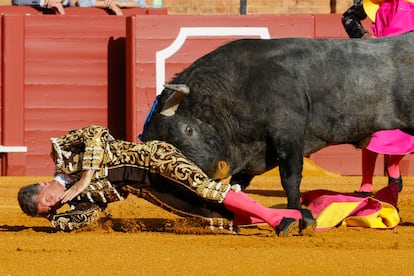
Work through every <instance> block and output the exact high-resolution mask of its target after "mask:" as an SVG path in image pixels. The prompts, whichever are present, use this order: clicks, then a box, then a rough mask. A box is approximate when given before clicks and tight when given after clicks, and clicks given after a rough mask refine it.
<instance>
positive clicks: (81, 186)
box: [61, 170, 94, 203]
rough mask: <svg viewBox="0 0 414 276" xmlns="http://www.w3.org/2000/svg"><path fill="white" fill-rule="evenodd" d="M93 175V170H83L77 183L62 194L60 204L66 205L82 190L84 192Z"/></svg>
mask: <svg viewBox="0 0 414 276" xmlns="http://www.w3.org/2000/svg"><path fill="white" fill-rule="evenodd" d="M93 174H94V171H93V170H84V171H83V173H82V177H81V178H80V179H79V181H78V182H76V183H75V184H74V185H73V186H72V187H70V188H69V189H68V190H66V191H65V192H64V193H63V195H62V198H61V202H62V203H66V202H68V201H71V200H72V199H74V198H75V197H76V196H77V195H78V194H80V193H81V192H82V191H83V190H85V189H86V187H88V185H89V184H90V183H91V179H92V176H93Z"/></svg>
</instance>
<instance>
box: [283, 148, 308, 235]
mask: <svg viewBox="0 0 414 276" xmlns="http://www.w3.org/2000/svg"><path fill="white" fill-rule="evenodd" d="M289 157H290V158H288V159H286V160H283V161H281V162H280V165H279V172H280V179H281V181H282V186H283V189H284V190H285V192H286V195H287V200H288V204H287V207H288V208H290V209H298V210H300V211H301V212H302V219H301V221H300V233H301V234H310V233H313V231H314V229H315V228H316V220H315V219H314V218H313V215H312V213H311V212H310V211H309V210H306V209H302V208H301V205H300V183H301V180H302V169H303V156H302V155H298V156H289Z"/></svg>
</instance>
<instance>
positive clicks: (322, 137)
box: [142, 33, 414, 208]
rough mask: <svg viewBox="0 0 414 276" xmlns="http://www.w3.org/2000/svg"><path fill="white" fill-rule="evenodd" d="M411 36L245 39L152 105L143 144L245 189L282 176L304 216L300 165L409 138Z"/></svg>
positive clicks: (412, 125)
mask: <svg viewBox="0 0 414 276" xmlns="http://www.w3.org/2000/svg"><path fill="white" fill-rule="evenodd" d="M413 49H414V33H408V34H405V35H402V36H399V37H387V38H379V39H370V40H362V39H343V40H331V39H306V38H289V39H271V40H260V39H243V40H237V41H233V42H230V43H228V44H226V45H224V46H222V47H220V48H218V49H216V50H214V51H212V52H211V53H209V54H207V55H205V56H203V57H201V58H200V59H198V60H197V61H195V62H194V63H193V64H192V65H191V66H189V67H188V68H187V69H185V70H184V71H182V72H181V73H179V74H177V75H176V76H175V77H174V78H173V80H172V81H171V82H170V84H168V85H166V87H165V89H164V90H163V92H162V94H161V95H160V96H159V97H158V105H157V106H155V109H154V112H153V114H152V116H151V117H149V118H148V119H149V121H147V124H146V127H145V129H144V133H143V134H144V135H143V136H142V137H143V138H142V140H152V139H158V140H164V141H167V142H170V143H171V144H173V145H175V146H176V147H177V148H179V149H180V150H181V151H182V152H183V153H184V154H185V155H186V156H187V157H188V158H189V159H191V160H193V161H194V162H195V163H196V164H198V165H199V166H200V167H201V168H202V169H203V170H204V171H205V172H206V173H207V174H208V175H209V176H210V177H212V178H215V179H219V178H220V179H222V178H225V177H228V176H232V178H231V182H232V183H240V184H242V186H244V187H246V186H247V185H248V184H249V182H250V180H251V179H252V178H253V177H254V175H258V174H261V173H263V172H265V171H267V170H270V169H272V168H274V167H276V166H279V171H280V178H281V182H282V186H283V188H284V190H285V191H286V194H287V199H288V207H289V208H300V203H299V198H300V193H299V185H300V182H301V178H302V167H303V156H307V155H309V154H311V153H313V152H316V151H318V150H319V149H322V148H324V147H326V146H328V145H334V144H353V145H355V146H357V147H362V146H363V145H364V144H365V143H366V142H367V141H368V140H369V137H370V135H371V134H372V133H373V132H375V131H377V130H381V129H407V131H410V129H414V112H412V110H413V106H412V105H413V103H414V50H413Z"/></svg>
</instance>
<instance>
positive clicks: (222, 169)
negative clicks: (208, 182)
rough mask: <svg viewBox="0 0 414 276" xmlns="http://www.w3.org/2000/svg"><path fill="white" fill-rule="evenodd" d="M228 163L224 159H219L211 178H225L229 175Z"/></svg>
mask: <svg viewBox="0 0 414 276" xmlns="http://www.w3.org/2000/svg"><path fill="white" fill-rule="evenodd" d="M229 172H230V165H229V164H228V163H227V162H226V161H223V160H222V161H219V162H218V163H217V168H216V171H215V172H214V173H213V175H211V176H210V177H211V178H212V179H220V180H221V179H225V178H227V177H229Z"/></svg>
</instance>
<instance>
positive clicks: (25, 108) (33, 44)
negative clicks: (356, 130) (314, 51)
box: [0, 7, 414, 175]
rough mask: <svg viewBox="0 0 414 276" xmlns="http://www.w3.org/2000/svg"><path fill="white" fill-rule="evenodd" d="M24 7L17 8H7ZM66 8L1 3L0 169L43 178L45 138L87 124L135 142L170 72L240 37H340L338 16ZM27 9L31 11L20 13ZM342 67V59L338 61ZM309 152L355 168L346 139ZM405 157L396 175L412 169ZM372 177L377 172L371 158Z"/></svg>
mask: <svg viewBox="0 0 414 276" xmlns="http://www.w3.org/2000/svg"><path fill="white" fill-rule="evenodd" d="M14 8H21V9H17V10H16V9H14ZM134 10H135V9H130V10H129V9H128V10H124V12H125V14H126V16H123V17H117V16H110V15H108V14H107V12H106V11H105V10H102V9H86V8H68V9H66V11H67V14H66V15H65V16H55V15H42V14H40V12H39V11H37V10H34V9H31V8H28V7H0V13H1V14H2V15H1V26H2V27H1V28H0V36H1V41H2V43H1V46H0V47H1V49H0V59H1V62H2V66H1V67H0V70H1V74H0V78H1V80H0V85H1V94H0V97H1V98H0V103H1V104H0V108H1V112H0V120H1V126H0V144H1V145H6V146H27V148H28V152H27V153H13V152H11V153H2V154H1V155H0V156H1V159H0V161H1V175H50V174H51V173H52V172H53V164H52V163H51V161H50V159H49V157H48V155H47V153H48V152H49V149H50V144H49V138H50V137H56V136H58V135H61V134H63V133H65V132H67V131H68V130H70V129H74V128H78V127H83V126H85V125H89V124H100V125H104V126H108V127H109V128H110V130H111V132H112V133H114V134H115V136H116V137H118V138H121V139H122V138H124V139H128V140H131V141H137V135H138V134H139V133H140V132H141V130H142V126H143V122H144V120H145V117H146V114H147V112H148V111H149V108H150V106H151V104H152V102H153V100H154V98H155V95H156V91H157V89H158V91H160V90H161V89H162V84H163V82H164V81H168V80H169V79H170V78H171V77H172V76H173V75H174V74H175V73H177V72H180V71H181V70H182V69H184V68H185V67H186V66H188V65H189V64H190V63H192V62H193V61H195V60H196V59H197V58H198V57H200V56H201V55H203V54H205V53H207V52H209V51H211V50H213V49H215V48H216V47H218V46H220V45H222V44H224V43H226V42H228V41H230V40H234V39H236V38H241V37H272V38H276V37H309V38H345V37H346V34H345V32H344V31H343V28H342V25H341V22H340V15H257V16H253V15H252V16H250V15H247V16H246V15H245V16H169V15H168V16H167V15H154V14H160V13H161V14H162V13H166V11H165V10H158V9H156V10H151V9H137V10H136V11H134ZM25 14H30V15H25ZM338 66H340V65H338ZM311 158H312V159H313V160H314V161H316V163H317V164H319V165H321V166H322V167H324V168H326V169H328V170H331V171H334V172H339V173H341V174H344V175H346V174H350V175H353V174H354V175H357V174H360V166H359V163H360V153H359V151H358V150H355V149H353V148H352V147H350V146H347V145H341V146H335V147H329V148H326V149H323V150H322V151H320V152H318V153H316V154H314V155H312V156H311ZM413 163H414V162H413V161H412V160H411V156H409V157H406V160H403V163H402V170H403V174H404V175H407V174H414V173H411V172H414V170H413V169H412V168H411V167H412V166H413ZM377 167H378V168H377V171H376V173H377V174H382V166H381V162H377Z"/></svg>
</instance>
